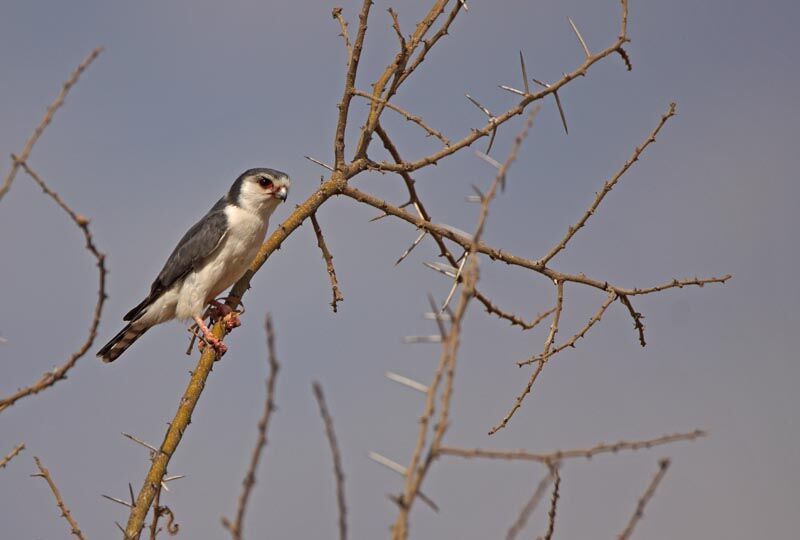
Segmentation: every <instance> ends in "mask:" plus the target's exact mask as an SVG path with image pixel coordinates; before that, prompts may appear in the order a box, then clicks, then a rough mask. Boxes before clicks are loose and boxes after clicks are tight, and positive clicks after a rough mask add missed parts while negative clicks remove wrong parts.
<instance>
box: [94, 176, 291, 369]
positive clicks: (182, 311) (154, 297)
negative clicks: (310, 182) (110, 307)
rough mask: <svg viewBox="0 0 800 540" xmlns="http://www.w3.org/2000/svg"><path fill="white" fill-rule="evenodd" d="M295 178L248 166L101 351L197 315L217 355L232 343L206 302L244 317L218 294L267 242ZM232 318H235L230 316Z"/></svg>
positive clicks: (105, 353)
mask: <svg viewBox="0 0 800 540" xmlns="http://www.w3.org/2000/svg"><path fill="white" fill-rule="evenodd" d="M290 185H291V180H290V179H289V176H288V175H287V174H286V173H284V172H281V171H277V170H275V169H267V168H254V169H248V170H247V171H245V172H244V173H242V174H241V175H240V176H239V177H238V178H237V179H236V181H235V182H234V183H233V184H232V185H231V187H230V189H229V190H228V191H227V193H226V194H225V195H224V196H223V197H222V198H221V199H220V200H219V201H217V203H216V204H215V205H214V206H213V207H212V208H211V210H209V211H208V213H207V214H206V215H204V216H203V217H202V218H201V219H200V221H198V222H197V223H195V224H194V225H193V226H192V227H191V228H190V229H189V230H188V231H187V232H186V234H185V235H183V238H181V239H180V241H179V242H178V245H177V246H176V247H175V249H174V250H173V251H172V254H171V255H170V256H169V258H168V259H167V262H166V263H165V264H164V268H163V269H162V270H161V272H160V273H159V274H158V277H156V279H155V281H153V284H152V285H151V286H150V293H149V294H148V295H147V297H146V298H145V299H144V300H142V301H141V302H140V303H139V304H138V305H137V306H136V307H134V308H133V309H131V310H130V311H129V312H128V313H127V314H126V315H125V316H124V317H123V320H124V321H127V324H126V325H125V327H124V328H123V329H122V330H121V331H120V332H119V333H118V334H117V335H116V336H114V337H113V338H112V339H111V341H109V342H108V343H107V344H106V345H105V346H103V348H101V349H100V350H99V351H98V352H97V357H98V358H100V359H101V360H103V361H104V362H113V361H114V360H116V359H117V358H119V356H120V355H121V354H122V353H124V352H125V351H126V350H127V349H128V347H130V346H131V345H133V343H134V342H135V341H136V340H137V339H139V338H140V337H142V335H144V333H145V332H147V331H148V330H149V329H150V328H152V327H153V326H156V325H158V324H161V323H164V322H167V321H169V320H172V319H178V320H182V321H189V320H193V321H194V322H195V324H197V326H198V328H199V330H200V332H202V334H203V338H204V340H205V343H207V344H208V345H210V346H211V347H213V348H214V350H215V352H216V353H217V356H218V357H220V356H222V355H223V354H225V351H227V347H226V346H225V344H224V343H223V342H222V341H221V340H219V339H217V338H215V337H214V335H213V334H212V333H211V331H210V330H209V328H208V326H206V324H205V322H204V313H206V306H209V305H210V306H211V307H210V308H209V311H208V313H210V314H211V316H212V319H213V318H215V315H214V314H216V317H225V316H227V315H229V314H230V315H232V316H233V317H234V322H233V324H232V326H238V317H236V313H235V312H233V313H231V312H232V310H231V308H230V307H228V306H226V305H225V304H221V303H220V302H218V301H216V298H217V297H218V296H219V295H220V294H221V293H222V292H223V291H225V290H226V289H227V288H228V287H230V286H231V285H233V284H234V283H235V282H236V281H238V280H239V278H241V277H242V275H244V273H245V271H247V269H248V268H249V266H250V264H251V263H252V262H253V259H254V258H255V256H256V254H257V253H258V249H259V247H260V246H261V244H262V243H263V242H264V238H265V237H266V233H267V228H268V226H269V218H270V216H271V215H272V213H273V212H274V211H275V210H276V209H277V207H278V205H280V203H282V202H284V201H286V198H287V197H288V195H289V187H290ZM229 324H230V320H229Z"/></svg>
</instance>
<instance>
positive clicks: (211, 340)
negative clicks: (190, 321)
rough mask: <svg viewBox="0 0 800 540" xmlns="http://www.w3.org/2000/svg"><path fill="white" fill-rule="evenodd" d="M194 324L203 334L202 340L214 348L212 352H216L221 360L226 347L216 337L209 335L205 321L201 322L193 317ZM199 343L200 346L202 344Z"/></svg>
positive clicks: (198, 318)
mask: <svg viewBox="0 0 800 540" xmlns="http://www.w3.org/2000/svg"><path fill="white" fill-rule="evenodd" d="M194 322H196V323H197V327H198V328H199V329H200V331H201V332H202V333H203V339H204V340H205V342H206V343H208V344H209V345H211V346H212V347H214V350H215V351H216V352H217V357H218V358H221V357H222V355H223V354H225V353H226V352H228V347H226V346H225V344H224V343H223V342H222V340H219V339H217V338H216V337H214V334H212V333H211V330H209V328H208V326H206V323H205V321H203V319H201V318H200V317H199V316H197V315H195V316H194ZM200 343H201V344H202V343H203V342H202V341H201V342H200Z"/></svg>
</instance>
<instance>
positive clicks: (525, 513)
mask: <svg viewBox="0 0 800 540" xmlns="http://www.w3.org/2000/svg"><path fill="white" fill-rule="evenodd" d="M552 480H553V475H552V474H549V473H548V474H547V476H545V477H544V478H542V479H541V480H539V483H538V484H537V485H536V490H535V491H534V492H533V495H531V497H530V499H528V501H527V502H526V503H525V506H523V507H522V509H521V510H520V512H519V515H518V516H517V519H516V520H514V523H513V524H512V525H511V527H510V528H509V529H508V532H507V533H506V540H514V539H515V538H516V537H517V535H518V534H519V533H520V532H522V529H524V528H525V525H526V524H527V523H528V519H529V518H530V517H531V514H533V512H534V511H535V510H536V507H538V506H539V503H540V502H541V500H542V498H543V497H544V493H545V491H546V490H547V486H549V485H550V482H552Z"/></svg>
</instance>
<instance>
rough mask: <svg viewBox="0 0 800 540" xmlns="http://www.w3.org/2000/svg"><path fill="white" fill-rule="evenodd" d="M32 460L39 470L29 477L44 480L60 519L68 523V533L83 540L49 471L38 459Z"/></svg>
mask: <svg viewBox="0 0 800 540" xmlns="http://www.w3.org/2000/svg"><path fill="white" fill-rule="evenodd" d="M33 460H34V461H35V462H36V467H37V468H38V469H39V472H38V473H37V474H32V475H31V476H38V477H41V478H44V480H45V482H47V485H48V486H50V491H52V492H53V496H54V497H55V498H56V504H57V505H58V509H59V510H61V515H62V517H63V518H64V519H66V520H67V523H69V526H70V532H71V533H72V534H73V535H75V536H76V537H77V538H79V539H80V540H84V536H83V533H82V532H81V529H80V527H78V523H77V522H76V521H75V518H73V517H72V513H71V512H70V511H69V508H67V505H66V504H64V500H63V499H62V498H61V492H60V491H58V487H57V486H56V483H55V482H54V481H53V478H52V477H51V476H50V471H48V470H47V469H46V468H45V467H44V466H43V465H42V462H41V461H39V458H38V457H36V456H34V458H33Z"/></svg>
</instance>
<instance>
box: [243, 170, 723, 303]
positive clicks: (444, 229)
mask: <svg viewBox="0 0 800 540" xmlns="http://www.w3.org/2000/svg"><path fill="white" fill-rule="evenodd" d="M341 194H342V195H346V196H348V197H350V198H351V199H353V200H355V201H358V202H360V203H364V204H367V205H369V206H372V207H373V208H377V209H378V210H382V211H383V212H385V213H387V214H389V215H391V216H394V217H397V218H400V219H402V220H403V221H406V222H408V223H410V224H412V225H414V226H416V227H418V228H420V229H424V230H426V231H428V232H431V233H433V234H434V235H438V236H440V237H442V238H446V239H448V240H451V241H453V242H455V243H457V244H459V245H461V246H462V247H464V248H466V249H469V246H470V245H471V244H472V239H471V238H468V237H467V236H464V235H463V234H459V233H457V232H455V231H454V230H453V228H452V227H448V226H446V225H442V224H437V223H431V222H429V221H427V220H424V219H421V218H417V217H415V216H414V215H412V214H410V213H409V212H406V211H405V210H403V209H401V208H398V207H397V206H394V205H392V204H389V203H387V202H386V201H384V200H382V199H379V198H378V197H376V196H374V195H372V194H370V193H366V192H364V191H361V190H359V189H356V188H354V187H352V186H350V185H344V186H343V187H342V188H341ZM292 225H293V224H292ZM276 234H278V233H276ZM280 236H281V237H282V236H283V234H280ZM280 241H282V238H280ZM476 252H477V253H481V254H484V255H487V256H488V257H489V258H490V259H493V260H497V261H502V262H504V263H506V264H509V265H512V266H519V267H521V268H527V269H529V270H533V271H534V272H538V273H540V274H542V275H544V276H546V277H548V278H550V279H552V280H559V281H563V282H565V283H568V282H569V283H581V284H583V285H588V286H590V287H593V288H595V289H599V290H601V291H606V292H614V293H616V294H625V295H628V296H636V295H643V294H650V293H654V292H659V291H664V290H667V289H674V288H683V287H686V286H690V285H695V286H698V287H702V286H704V285H707V284H710V283H725V282H726V281H728V280H729V279H731V277H732V276H731V275H730V274H726V275H724V276H720V277H710V278H702V279H701V278H689V279H681V280H679V279H673V280H671V281H668V282H666V283H662V284H660V285H655V286H652V287H647V288H639V287H636V288H627V287H620V286H617V285H613V284H611V283H609V282H608V281H603V280H599V279H594V278H591V277H589V276H586V275H585V274H568V273H565V272H559V271H557V270H554V269H552V268H550V267H547V266H542V265H541V264H539V262H538V261H534V260H531V259H526V258H524V257H520V256H518V255H514V254H511V253H508V252H506V251H503V250H501V249H497V248H494V247H491V246H488V245H486V244H484V243H482V242H478V243H477V247H476ZM256 260H257V262H258V263H261V258H260V257H259V258H257V259H256Z"/></svg>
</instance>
